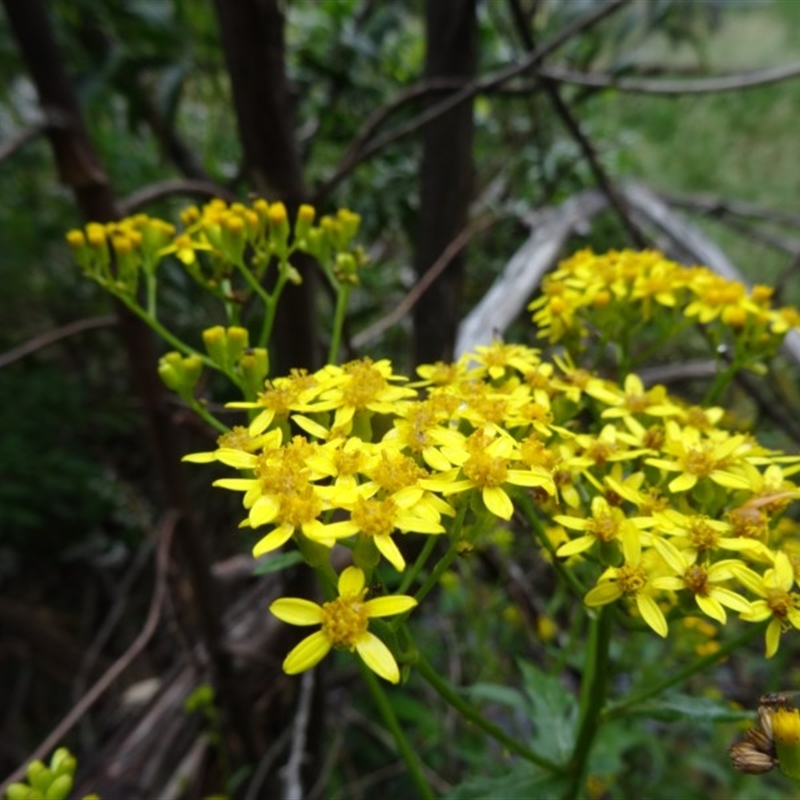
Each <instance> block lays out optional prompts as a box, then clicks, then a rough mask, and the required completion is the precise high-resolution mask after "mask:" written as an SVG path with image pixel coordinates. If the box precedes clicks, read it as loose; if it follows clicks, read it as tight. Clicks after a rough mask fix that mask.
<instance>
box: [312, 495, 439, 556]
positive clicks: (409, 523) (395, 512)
mask: <svg viewBox="0 0 800 800" xmlns="http://www.w3.org/2000/svg"><path fill="white" fill-rule="evenodd" d="M320 491H322V492H323V493H326V492H325V489H322V490H320ZM326 494H327V493H326ZM333 494H334V493H333V492H332V493H331V496H332V497H333ZM338 505H341V506H344V507H347V505H348V503H347V500H344V501H342V502H340V503H338ZM415 505H416V501H415V499H414V497H413V496H412V495H405V497H404V498H401V497H399V496H395V498H393V497H387V498H385V499H383V500H378V499H372V498H365V497H363V496H360V497H358V498H357V499H356V500H355V502H353V503H352V505H351V506H350V519H349V520H342V521H340V522H331V523H329V524H327V525H325V526H322V527H321V528H320V534H321V535H324V536H326V537H331V538H334V539H342V538H345V537H348V536H353V535H355V534H356V533H361V534H363V535H364V536H367V537H369V538H370V539H372V540H373V542H374V543H375V547H377V548H378V551H379V552H380V554H381V555H382V556H383V557H384V558H385V559H386V560H387V561H388V562H389V563H390V564H391V565H392V566H393V567H394V568H395V569H396V570H397V571H398V572H402V571H403V570H404V569H405V567H406V561H405V559H404V558H403V554H402V553H401V552H400V550H399V548H398V547H397V545H396V544H395V543H394V540H393V539H392V534H393V533H394V532H395V530H401V531H413V532H415V533H444V532H445V529H444V528H443V527H442V526H441V525H440V524H439V523H438V522H435V521H432V520H430V519H426V518H423V517H421V516H418V515H417V514H415V513H414V511H412V510H410V509H409V506H412V507H413V506H415ZM312 536H313V537H314V538H318V535H317V534H315V533H314V532H313V531H312Z"/></svg>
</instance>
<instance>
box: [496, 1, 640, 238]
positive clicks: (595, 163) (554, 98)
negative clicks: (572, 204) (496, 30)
mask: <svg viewBox="0 0 800 800" xmlns="http://www.w3.org/2000/svg"><path fill="white" fill-rule="evenodd" d="M508 2H509V6H510V9H511V17H512V19H513V20H514V24H515V26H516V28H517V33H518V35H519V37H520V39H521V40H522V43H523V45H524V46H525V48H526V49H527V50H529V51H533V50H535V47H536V43H535V41H534V38H533V34H532V33H531V30H530V27H529V25H528V24H527V21H526V19H525V14H524V12H523V10H522V7H521V6H520V4H519V0H508ZM539 74H540V75H542V71H541V70H540V71H539ZM542 83H543V87H544V91H545V94H546V95H547V97H548V98H549V99H550V102H551V104H552V106H553V108H554V109H555V111H556V113H557V114H558V116H559V117H561V121H562V122H563V123H564V126H565V127H566V129H567V130H568V131H569V133H570V135H571V136H572V138H573V139H574V140H575V141H576V142H577V144H578V147H579V148H580V150H581V153H582V154H583V157H584V158H585V159H586V162H587V163H588V164H589V169H591V171H592V174H593V175H594V179H595V180H596V181H597V185H598V186H599V187H600V189H601V191H602V192H603V193H604V194H605V196H606V197H607V198H608V202H609V204H610V205H611V207H612V208H613V209H614V210H615V211H616V212H617V216H618V217H619V219H620V222H621V223H622V226H623V228H625V230H626V231H627V232H628V235H629V236H630V237H631V239H632V240H633V243H634V244H635V245H636V246H637V247H646V246H647V245H648V240H647V237H646V236H645V235H644V233H642V231H641V230H640V228H639V226H638V225H636V223H635V222H634V221H633V220H632V219H631V215H630V214H629V213H628V209H627V208H626V207H625V201H624V200H623V199H622V197H621V196H620V194H619V192H618V191H617V188H616V186H615V185H614V181H612V180H611V178H610V177H609V176H608V174H607V173H606V171H605V169H604V168H603V166H602V164H601V163H600V159H599V158H598V156H597V151H596V150H595V148H594V145H593V144H592V142H591V141H590V140H589V137H588V136H587V135H586V133H585V132H584V130H583V128H582V127H581V124H580V122H579V121H578V118H577V117H576V116H575V115H574V114H573V113H572V110H571V109H570V107H569V106H568V105H567V103H566V102H565V101H564V98H563V97H562V96H561V93H560V92H559V89H558V86H557V85H556V83H555V82H553V81H551V80H549V79H547V78H546V77H545V78H542Z"/></svg>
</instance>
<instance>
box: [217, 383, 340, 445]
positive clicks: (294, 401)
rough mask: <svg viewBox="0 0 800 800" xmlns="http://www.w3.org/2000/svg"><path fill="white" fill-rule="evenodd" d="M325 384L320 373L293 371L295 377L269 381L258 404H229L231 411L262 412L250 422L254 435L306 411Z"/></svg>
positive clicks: (242, 402)
mask: <svg viewBox="0 0 800 800" xmlns="http://www.w3.org/2000/svg"><path fill="white" fill-rule="evenodd" d="M324 386H325V384H324V382H323V381H322V380H321V379H320V376H319V375H318V374H314V375H309V374H308V373H307V372H305V370H292V373H291V375H288V376H286V377H283V378H275V379H274V380H272V381H267V382H266V385H265V387H264V391H263V392H261V393H260V394H259V395H258V398H257V399H256V401H255V402H245V401H241V402H236V403H228V404H227V408H247V409H261V411H260V412H259V413H258V414H257V415H256V417H255V419H254V420H253V421H252V422H251V423H250V433H251V434H252V435H253V436H256V435H257V434H259V433H261V432H262V431H265V430H266V429H267V428H268V427H269V426H270V425H271V424H272V422H273V420H275V419H276V418H277V419H279V420H285V419H286V418H287V417H288V416H289V413H290V412H292V411H304V410H306V409H307V408H308V403H309V402H310V401H311V400H312V399H313V398H314V397H316V395H317V394H318V393H319V392H320V390H321V388H324Z"/></svg>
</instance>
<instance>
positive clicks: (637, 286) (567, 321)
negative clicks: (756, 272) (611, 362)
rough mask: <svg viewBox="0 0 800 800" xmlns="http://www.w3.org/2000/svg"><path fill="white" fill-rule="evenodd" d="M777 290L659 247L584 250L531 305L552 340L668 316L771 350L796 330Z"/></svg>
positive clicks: (794, 316) (796, 318)
mask: <svg viewBox="0 0 800 800" xmlns="http://www.w3.org/2000/svg"><path fill="white" fill-rule="evenodd" d="M772 293H773V290H772V289H771V288H770V287H768V286H754V287H753V288H752V289H751V290H748V289H747V287H745V286H744V285H743V284H741V283H738V282H736V281H731V280H727V279H726V278H723V277H721V276H720V275H717V274H716V273H715V272H713V271H712V270H710V269H709V268H708V267H700V266H694V267H685V266H682V265H681V264H677V263H675V262H673V261H670V260H668V259H667V258H666V257H665V256H664V255H663V254H662V253H659V252H658V251H656V250H644V251H641V252H639V251H633V250H611V251H609V252H608V253H603V254H596V253H594V252H593V251H592V250H588V249H587V250H581V251H579V252H577V253H575V254H574V255H573V256H571V257H570V258H568V259H566V260H565V261H562V262H561V263H560V264H559V266H558V268H557V269H556V270H554V271H553V272H552V273H550V274H549V275H548V276H547V277H546V278H545V280H544V282H543V284H542V294H541V296H540V297H538V298H537V299H536V300H534V301H533V302H532V303H531V304H530V306H529V308H530V310H532V311H534V315H533V320H534V322H535V323H536V324H537V326H538V327H539V330H540V335H541V336H543V337H548V338H549V340H550V341H551V342H557V341H560V340H562V339H564V338H566V337H569V336H573V337H575V336H577V337H583V336H586V335H587V334H590V333H594V332H597V331H601V332H602V334H603V335H605V336H606V338H608V334H609V333H610V332H612V331H613V330H614V329H616V328H623V327H624V328H625V329H627V330H628V331H632V330H636V329H637V328H641V326H642V324H643V323H647V322H650V321H652V320H654V319H655V318H660V317H666V318H667V319H668V320H670V321H671V322H672V324H673V325H674V324H675V323H676V322H678V321H680V320H685V321H691V322H698V323H700V324H702V325H704V326H710V329H709V333H710V334H711V336H712V338H716V341H715V344H717V345H719V344H722V343H725V342H726V340H730V339H731V337H732V339H733V341H735V342H737V343H739V344H740V346H741V345H742V344H744V345H745V346H746V347H747V348H748V349H749V350H755V351H756V352H759V353H770V352H772V350H773V349H774V347H775V346H777V344H779V343H780V341H781V339H782V338H783V336H784V334H786V332H787V331H788V330H790V329H791V328H797V327H800V314H799V313H798V311H797V309H795V308H792V307H786V308H773V307H772V304H771V298H772Z"/></svg>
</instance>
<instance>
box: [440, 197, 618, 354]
mask: <svg viewBox="0 0 800 800" xmlns="http://www.w3.org/2000/svg"><path fill="white" fill-rule="evenodd" d="M607 203H608V200H607V198H606V197H605V196H604V195H603V194H602V192H600V191H598V190H596V189H588V190H586V191H583V192H581V193H579V194H577V195H574V196H573V197H571V198H570V199H569V200H567V201H566V202H565V203H563V204H562V205H561V206H559V207H557V208H545V209H541V210H539V211H537V212H535V213H533V214H531V215H530V216H529V217H528V218H527V219H526V220H525V221H526V222H527V223H528V224H529V225H530V227H531V229H532V231H533V232H532V233H531V235H530V237H529V238H528V240H527V241H526V242H525V243H524V244H523V245H522V247H520V248H519V250H517V252H516V253H514V255H513V256H511V258H510V259H509V261H508V263H507V264H506V266H505V267H504V269H503V272H502V273H501V275H500V276H499V277H498V278H497V280H496V281H495V282H494V283H493V284H492V286H491V288H490V289H489V291H488V292H487V293H486V294H485V295H484V297H483V299H482V300H481V301H480V302H479V303H478V305H477V306H475V308H473V309H472V311H471V312H470V313H469V314H468V315H467V316H466V317H465V318H464V319H463V321H462V322H461V325H460V326H459V329H458V337H457V339H456V357H458V356H460V355H463V354H464V353H468V352H471V351H472V350H474V349H475V347H476V346H477V345H479V344H489V342H491V340H492V337H493V336H494V335H495V334H496V333H500V334H502V332H503V331H505V329H506V328H507V327H508V326H509V325H510V324H511V323H512V322H513V320H514V319H515V318H516V317H517V315H518V314H519V313H520V311H522V309H523V307H524V306H525V304H526V303H527V302H528V298H529V297H530V296H531V294H532V293H533V290H534V288H535V287H536V286H537V285H538V284H539V282H540V281H541V279H542V277H543V276H544V274H545V273H546V272H548V271H549V270H550V269H552V267H553V266H554V265H555V263H556V260H557V259H558V257H559V254H560V253H561V248H562V247H563V245H564V243H565V242H566V240H567V237H568V236H569V235H570V234H571V233H572V232H573V231H574V230H575V229H576V228H577V227H578V226H579V225H581V224H584V223H585V222H586V221H587V220H588V219H590V218H591V217H592V216H594V215H595V214H597V213H598V212H599V211H601V210H602V209H603V208H605V207H606V205H607Z"/></svg>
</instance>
